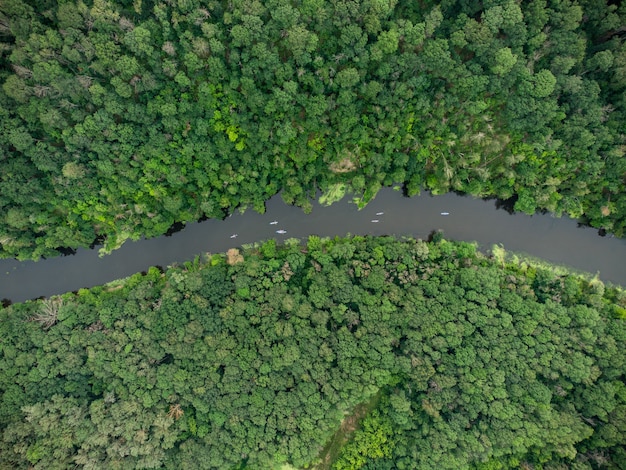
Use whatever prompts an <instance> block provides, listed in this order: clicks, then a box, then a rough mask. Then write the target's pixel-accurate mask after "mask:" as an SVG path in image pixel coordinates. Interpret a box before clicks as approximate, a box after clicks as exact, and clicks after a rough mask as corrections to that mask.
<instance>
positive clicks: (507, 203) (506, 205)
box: [496, 195, 518, 215]
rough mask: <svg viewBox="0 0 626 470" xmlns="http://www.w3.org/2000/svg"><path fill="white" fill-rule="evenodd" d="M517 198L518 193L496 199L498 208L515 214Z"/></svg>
mask: <svg viewBox="0 0 626 470" xmlns="http://www.w3.org/2000/svg"><path fill="white" fill-rule="evenodd" d="M517 199H518V197H517V195H515V196H513V197H510V198H508V199H496V209H497V210H503V211H506V212H508V213H509V214H511V215H513V214H515V203H516V202H517Z"/></svg>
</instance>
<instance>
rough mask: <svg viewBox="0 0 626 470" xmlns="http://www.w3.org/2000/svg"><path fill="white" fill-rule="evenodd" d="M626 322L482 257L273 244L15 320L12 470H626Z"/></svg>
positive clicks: (7, 405) (366, 245) (457, 251)
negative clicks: (337, 445) (357, 420)
mask: <svg viewBox="0 0 626 470" xmlns="http://www.w3.org/2000/svg"><path fill="white" fill-rule="evenodd" d="M625 321H626V292H624V291H623V290H620V289H617V288H610V287H606V286H604V285H603V284H602V283H601V282H600V281H598V280H593V279H592V280H591V281H589V280H584V279H583V278H580V277H577V276H574V275H569V274H563V275H557V274H556V273H555V272H554V271H551V270H546V269H540V268H538V267H536V266H534V265H531V264H528V263H527V262H523V263H520V262H510V261H507V260H506V258H504V257H498V256H496V257H494V258H493V259H491V258H486V257H485V256H484V255H482V254H481V253H479V252H477V251H476V249H475V246H473V245H471V244H467V243H452V242H448V241H446V240H441V239H439V240H435V241H433V242H432V243H426V242H423V241H420V240H413V239H405V240H401V241H400V240H396V239H393V238H366V237H353V238H345V239H338V238H337V239H334V240H322V239H320V238H318V237H315V236H312V237H309V239H308V241H307V242H306V244H299V243H298V241H297V240H296V241H295V242H293V241H292V242H290V243H288V244H287V245H285V246H283V247H279V246H277V245H276V243H275V241H274V240H270V241H267V242H264V243H262V244H259V245H257V246H256V247H254V246H253V247H248V248H246V249H245V250H244V251H240V250H236V249H232V250H230V251H229V252H228V254H227V255H213V256H208V257H207V258H206V260H202V261H201V260H199V259H197V260H196V261H195V262H187V263H185V265H184V266H181V267H178V268H171V269H168V270H167V271H166V272H164V273H162V272H161V271H160V270H158V269H156V268H152V269H150V271H149V272H148V273H145V274H144V275H141V274H137V275H134V276H132V277H130V278H128V279H127V280H125V281H123V282H118V283H113V284H110V285H107V286H103V287H96V288H93V289H90V290H86V289H83V290H80V291H79V292H77V293H76V294H66V295H63V296H60V297H53V298H50V299H46V300H42V301H31V302H26V303H23V304H14V305H11V306H9V307H6V308H4V309H1V308H0V338H1V339H0V467H1V468H11V469H17V470H19V469H27V468H34V469H45V470H49V469H65V468H75V467H78V468H91V469H98V468H102V469H116V468H119V469H130V468H160V467H164V468H176V469H193V470H196V469H199V468H206V469H208V468H216V469H229V468H230V469H237V468H239V469H242V468H248V469H271V468H277V469H278V468H289V467H288V466H286V465H287V464H290V465H293V466H296V467H298V468H313V467H315V468H319V469H323V468H331V467H332V468H335V469H339V470H341V469H350V470H355V469H358V468H367V469H424V470H432V469H435V468H436V469H442V470H445V469H449V470H460V469H476V470H478V469H480V470H498V469H505V468H526V469H530V468H535V469H543V470H557V469H563V468H575V469H578V470H583V469H585V470H590V469H596V468H608V469H623V468H624V466H623V465H624V462H626V452H625V450H624V449H625V448H626V447H625V445H626V385H625V378H626V377H625V374H626V356H625V355H624V354H623V351H624V347H625V346H626V322H625ZM355 410H360V411H358V413H356V412H355ZM355 414H358V415H359V416H360V424H359V425H358V426H355V427H354V429H353V430H352V431H353V433H352V434H350V436H349V439H348V442H347V444H345V445H343V446H340V448H338V450H336V451H335V452H330V451H329V450H328V449H330V448H331V447H332V446H331V445H329V443H332V442H333V441H336V442H341V440H340V439H338V438H337V437H336V436H337V432H339V431H341V430H343V431H344V433H345V431H346V426H345V423H346V421H349V419H351V418H353V417H354V415H355ZM342 423H343V424H342ZM338 430H339V431H338ZM344 437H345V436H344ZM329 456H330V457H329ZM331 457H332V458H331Z"/></svg>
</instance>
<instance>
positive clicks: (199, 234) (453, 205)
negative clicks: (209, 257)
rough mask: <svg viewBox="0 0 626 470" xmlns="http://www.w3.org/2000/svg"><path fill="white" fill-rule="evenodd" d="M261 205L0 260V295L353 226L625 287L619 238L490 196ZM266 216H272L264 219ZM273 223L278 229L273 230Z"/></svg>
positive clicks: (44, 291)
mask: <svg viewBox="0 0 626 470" xmlns="http://www.w3.org/2000/svg"><path fill="white" fill-rule="evenodd" d="M266 208H267V211H266V213H265V214H258V213H256V212H254V211H253V210H251V209H250V210H248V211H246V212H245V213H244V214H240V213H235V214H233V215H232V216H231V217H228V218H227V219H226V220H223V221H222V220H206V221H204V222H199V223H189V224H187V226H186V227H185V228H184V229H183V230H181V231H179V232H177V233H174V234H173V235H172V236H169V237H166V236H162V237H159V238H153V239H149V240H140V241H137V242H127V243H125V244H124V245H123V246H122V247H121V248H120V249H119V250H116V251H115V252H113V253H112V254H110V255H107V256H104V257H99V256H98V251H97V250H88V249H79V250H77V252H76V254H74V255H70V256H59V257H56V258H52V259H46V260H40V261H37V262H35V261H17V260H0V276H1V277H0V279H1V281H0V299H5V300H10V301H12V302H22V301H24V300H28V299H33V298H36V297H40V296H51V295H54V294H61V293H64V292H69V291H74V290H78V289H79V288H81V287H91V286H95V285H99V284H104V283H106V282H109V281H112V280H115V279H119V278H123V277H126V276H129V275H131V274H133V273H136V272H140V271H145V270H147V269H148V267H150V266H163V267H165V266H169V265H171V264H173V263H176V262H179V263H180V262H183V261H186V260H190V259H193V258H194V256H195V255H198V254H201V253H204V252H211V253H218V252H224V251H226V250H228V248H231V247H234V246H240V245H242V244H246V243H252V242H255V241H260V240H264V239H268V238H271V237H275V238H277V239H278V240H284V239H286V238H291V237H296V238H306V237H307V236H308V235H320V236H335V235H339V236H344V235H346V234H347V233H351V234H359V235H398V236H401V235H411V236H413V237H416V238H423V239H426V238H428V236H429V234H430V233H431V232H432V231H433V230H438V229H441V230H443V232H444V236H445V237H446V238H448V239H451V240H466V241H476V242H478V243H479V245H480V247H481V248H483V249H489V248H490V247H491V246H492V245H493V244H502V245H503V246H504V248H505V249H507V250H509V251H514V252H522V253H527V254H531V255H533V256H536V257H540V258H543V259H545V260H547V261H550V262H552V263H556V264H563V265H566V266H569V267H572V268H575V269H577V270H582V271H588V272H591V273H594V274H595V273H598V272H599V275H600V279H601V280H603V281H605V282H607V281H608V282H611V283H615V284H620V285H626V240H624V239H618V238H613V237H611V236H607V237H600V236H598V231H597V230H595V229H592V228H580V227H578V226H577V222H576V221H575V220H571V219H567V218H555V217H553V216H551V215H542V214H536V215H533V216H529V215H526V214H514V215H511V214H509V213H508V212H506V211H505V210H498V209H497V208H496V203H495V201H493V200H491V201H484V200H480V199H474V198H471V197H467V196H458V195H456V194H453V193H449V194H446V195H443V196H430V195H429V194H426V193H424V194H422V195H421V196H419V197H413V198H406V197H403V196H402V194H401V192H399V191H394V190H392V189H390V188H385V189H383V190H381V191H380V192H379V193H378V195H377V196H376V198H375V199H374V200H373V201H371V202H370V203H369V204H368V206H367V207H366V208H365V209H363V210H360V211H359V210H358V209H357V207H356V206H355V204H353V203H351V202H350V201H349V198H348V197H346V198H344V199H343V200H342V201H340V202H337V203H335V204H333V205H331V206H330V207H323V206H320V205H319V204H317V203H315V204H314V206H313V211H312V213H311V214H304V213H303V212H302V210H301V209H300V208H298V207H293V206H288V205H286V204H285V203H283V202H282V200H281V199H280V197H279V196H275V197H273V198H272V199H270V200H269V201H268V202H267V204H266ZM381 212H382V214H380V213H381ZM377 213H379V215H377ZM442 213H443V214H447V215H442ZM274 221H276V222H278V223H277V224H271V222H274ZM374 221H377V222H374ZM277 230H281V231H286V233H284V234H278V233H276V231H277ZM234 235H236V237H235V238H231V237H232V236H234Z"/></svg>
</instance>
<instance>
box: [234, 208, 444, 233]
mask: <svg viewBox="0 0 626 470" xmlns="http://www.w3.org/2000/svg"><path fill="white" fill-rule="evenodd" d="M383 214H384V212H376V215H383ZM441 215H450V213H449V212H442V213H441ZM371 222H372V223H375V224H377V223H378V222H380V219H372V220H371ZM270 225H278V220H273V221H272V222H270ZM276 233H278V234H280V235H284V234H285V233H287V230H283V229H280V230H276ZM238 236H239V235H238V234H236V233H233V234H232V235H231V236H230V238H237V237H238Z"/></svg>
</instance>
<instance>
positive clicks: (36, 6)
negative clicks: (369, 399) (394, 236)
mask: <svg viewBox="0 0 626 470" xmlns="http://www.w3.org/2000/svg"><path fill="white" fill-rule="evenodd" d="M625 24H626V5H625V4H622V2H607V1H603V0H576V1H574V0H536V1H524V2H521V1H515V0H485V1H466V0H458V1H455V0H444V1H441V2H434V1H427V0H423V1H414V0H411V1H409V0H333V1H323V0H289V1H287V0H268V1H263V2H261V1H254V0H229V1H218V0H164V1H146V0H133V1H130V0H118V1H108V0H78V1H72V0H68V1H51V0H37V1H35V0H32V1H28V0H3V1H2V3H1V4H0V41H1V43H0V84H2V86H1V87H0V126H1V127H2V128H1V130H0V145H1V146H2V152H1V153H0V169H1V171H0V246H1V250H0V256H3V257H15V256H17V257H20V258H38V257H40V256H42V255H46V256H49V255H54V254H55V253H56V251H55V249H56V248H59V247H74V248H75V247H78V246H87V245H89V244H90V243H92V242H93V241H94V240H95V239H97V238H99V239H102V240H104V241H105V247H106V249H113V248H115V247H117V246H119V245H120V244H121V243H123V242H124V240H126V239H129V238H132V239H137V238H139V237H141V236H156V235H160V234H162V233H164V232H165V231H166V230H167V229H168V228H169V227H170V226H171V225H172V224H173V223H174V222H176V221H183V222H184V221H190V220H196V219H199V218H201V217H222V216H224V215H225V214H227V213H228V212H230V211H232V210H234V209H235V208H236V207H252V208H254V209H256V210H258V211H263V209H264V207H263V205H264V201H266V200H267V199H268V198H269V197H270V196H271V195H273V194H275V193H277V192H279V191H282V196H283V198H284V199H285V200H286V201H287V202H289V203H295V204H299V205H301V206H303V207H304V208H305V209H306V208H307V207H310V197H311V196H312V195H313V194H314V193H315V191H316V189H317V188H322V190H324V191H328V192H330V193H331V194H335V193H336V192H337V190H338V189H341V188H347V189H349V190H352V191H354V192H355V193H356V194H357V195H358V197H359V200H360V203H366V202H367V201H368V200H370V199H371V198H372V197H374V196H375V194H376V192H377V191H378V190H379V188H381V186H383V185H390V184H393V183H402V184H404V187H405V191H406V193H407V194H409V195H413V194H416V193H418V192H419V191H420V190H421V189H427V190H430V191H432V192H433V193H435V194H440V193H445V192H447V191H450V190H455V191H461V192H465V193H470V194H473V195H477V196H497V197H500V198H504V199H506V198H512V197H513V198H517V199H516V204H515V207H516V209H518V210H521V211H525V212H528V213H533V212H534V211H536V210H548V211H552V212H554V213H556V214H559V215H560V214H564V213H567V214H569V215H570V216H572V217H584V218H585V219H586V220H587V221H588V222H589V223H591V224H592V225H593V226H595V227H602V228H604V229H606V230H609V231H613V232H614V233H616V234H618V235H623V233H624V229H625V228H626V199H625V198H626V196H625V195H626V187H625V175H626V160H625V159H624V152H625V149H626V142H625V141H624V134H625V132H624V123H625V122H626V115H625V107H624V105H625V103H624V99H625V96H626V95H625V89H626V88H625V85H626V45H625V42H624V38H625V37H626V29H625V27H624V25H625ZM333 191H334V192H333ZM331 199H332V198H331Z"/></svg>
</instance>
